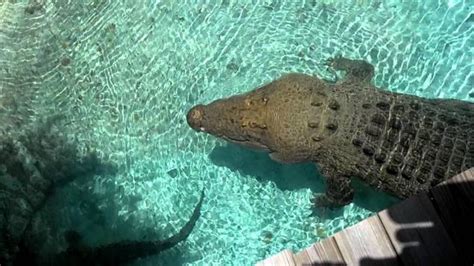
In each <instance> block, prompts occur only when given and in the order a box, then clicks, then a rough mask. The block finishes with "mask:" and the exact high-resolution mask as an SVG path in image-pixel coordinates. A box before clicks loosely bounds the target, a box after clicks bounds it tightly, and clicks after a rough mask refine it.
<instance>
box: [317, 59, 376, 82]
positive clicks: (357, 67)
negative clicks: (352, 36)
mask: <svg viewBox="0 0 474 266" xmlns="http://www.w3.org/2000/svg"><path fill="white" fill-rule="evenodd" d="M326 64H327V65H328V66H329V67H332V68H334V69H335V70H342V71H345V72H346V77H345V80H344V82H346V81H349V82H352V81H354V82H370V80H372V77H373V76H374V66H372V65H371V64H370V63H368V62H366V61H364V60H353V59H348V58H345V57H341V56H337V57H333V58H329V59H328V60H327V62H326Z"/></svg>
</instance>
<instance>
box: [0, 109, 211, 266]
mask: <svg viewBox="0 0 474 266" xmlns="http://www.w3.org/2000/svg"><path fill="white" fill-rule="evenodd" d="M62 119H63V117H62V116H53V117H50V118H48V119H46V120H45V121H40V124H39V125H38V126H37V127H32V128H26V129H24V132H23V131H22V133H21V134H20V133H17V132H11V133H12V134H9V135H5V136H0V200H1V201H0V265H69V264H70V263H77V262H81V261H82V262H84V261H87V262H90V263H92V264H94V263H100V260H101V259H102V260H103V259H104V258H110V255H111V254H112V255H113V256H112V258H113V259H114V265H115V264H116V263H115V262H117V264H118V263H119V262H120V261H121V260H126V261H127V262H129V261H131V260H132V259H137V258H139V259H137V260H140V261H141V262H146V261H147V260H148V259H152V260H157V259H155V257H156V256H157V255H158V256H160V258H161V256H163V260H164V261H170V260H171V261H173V262H174V265H180V264H184V263H185V261H184V259H183V257H182V253H184V251H185V250H184V248H185V247H184V246H183V245H178V246H175V245H176V243H179V242H182V241H183V237H184V240H185V239H186V238H187V234H188V233H189V232H190V231H189V230H191V231H192V228H193V227H194V223H195V222H196V220H197V219H198V217H199V213H200V206H201V203H202V200H201V201H200V203H199V204H198V205H197V207H195V208H196V209H195V211H194V213H193V216H192V217H191V219H190V220H188V219H189V217H186V218H183V219H186V220H188V222H187V223H186V225H185V226H184V227H183V229H182V230H181V231H180V232H179V233H177V234H176V233H175V234H174V236H175V237H173V238H168V239H167V238H166V237H162V236H161V237H160V234H161V232H158V230H156V228H149V230H148V231H147V232H151V233H148V234H147V235H146V236H145V237H144V238H142V239H140V240H137V241H129V240H125V241H107V240H106V241H100V242H106V243H105V245H102V246H98V244H99V243H95V244H93V245H89V244H90V243H86V242H87V241H84V242H83V240H82V234H81V233H80V232H81V231H84V230H87V231H89V230H91V231H92V232H94V231H96V232H100V231H102V232H106V231H108V230H109V231H115V232H112V233H109V234H108V235H113V236H116V230H111V227H110V223H109V222H107V220H110V219H106V218H105V217H104V216H105V215H104V213H103V212H102V211H101V210H100V209H99V208H98V206H97V205H98V204H100V203H101V200H103V198H99V197H98V196H97V195H94V193H91V192H89V193H87V191H83V190H81V189H80V188H81V187H84V186H85V187H87V186H90V184H91V181H92V180H93V178H94V176H97V175H99V176H102V177H104V178H113V177H114V176H115V175H116V174H117V171H118V170H117V169H118V168H117V166H116V165H114V164H111V163H109V162H106V161H103V160H102V159H100V158H99V157H98V155H97V154H96V153H95V152H94V151H93V150H92V151H90V152H86V153H85V154H83V155H80V154H79V149H78V146H77V145H76V144H75V141H71V140H69V139H68V138H67V137H66V136H65V135H64V134H63V133H62V132H64V128H61V127H58V125H57V123H58V121H60V120H62ZM14 133H15V134H14ZM92 183H93V182H92ZM85 192H86V193H85ZM117 192H118V191H117ZM71 194H72V195H71ZM66 197H72V198H73V199H75V200H79V201H81V202H80V203H77V205H80V207H79V208H76V209H78V210H80V211H78V212H82V211H85V213H83V214H79V213H77V214H75V216H74V217H69V218H72V219H79V220H80V221H81V222H74V223H72V224H71V225H69V226H72V228H69V226H68V228H64V227H61V226H60V224H61V222H60V220H61V219H63V218H64V217H61V214H60V213H59V211H58V210H59V209H58V208H60V206H61V205H64V203H61V202H62V201H63V200H65V198H66ZM82 199H84V201H82ZM69 201H70V200H69ZM19 202H20V203H24V204H18V203H19ZM67 203H68V202H66V204H67ZM111 203H113V204H112V205H111V206H110V207H111V208H112V209H114V210H119V208H120V206H115V205H116V203H115V202H111ZM109 205H110V204H109ZM67 207H68V208H74V207H73V206H69V205H67ZM76 209H74V210H76ZM116 213H118V211H117V212H116ZM18 214H21V215H18ZM109 214H110V213H109ZM89 216H91V217H89ZM116 216H117V215H116ZM186 216H187V215H186ZM107 218H110V217H107ZM112 218H113V217H112ZM114 219H115V220H120V217H118V216H117V217H115V218H114ZM122 219H124V218H122ZM130 220H131V221H127V222H122V223H123V224H124V225H126V224H128V225H129V227H128V228H127V231H136V230H137V229H136V227H135V225H136V224H138V222H137V223H134V222H133V220H132V219H130ZM82 223H87V224H86V225H85V226H83V225H81V227H82V228H83V230H78V231H76V230H75V229H77V228H75V227H76V226H77V225H78V224H82ZM74 224H76V226H75V225H74ZM94 224H95V225H97V226H95V225H94ZM94 226H95V227H94ZM64 229H68V230H67V231H66V232H65V234H64V236H63V235H62V232H64ZM142 229H143V228H142ZM142 229H140V230H139V231H140V232H138V233H143V232H142V231H143V230H142ZM184 229H186V230H185V231H183V230H184ZM134 235H136V234H135V233H134ZM58 236H60V237H58ZM115 238H116V237H115ZM156 239H160V240H156ZM64 240H66V242H67V244H65V241H64ZM163 240H169V241H163ZM176 241H177V242H176ZM157 247H159V251H158V252H157V250H158V248H157ZM165 250H166V251H165ZM178 250H179V252H177V251H178ZM178 253H179V254H178ZM104 256H105V257H104ZM118 257H121V259H120V260H119V261H115V259H116V258H118ZM96 260H97V261H96ZM86 264H87V263H86ZM94 265H95V264H94Z"/></svg>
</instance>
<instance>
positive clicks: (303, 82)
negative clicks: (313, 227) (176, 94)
mask: <svg viewBox="0 0 474 266" xmlns="http://www.w3.org/2000/svg"><path fill="white" fill-rule="evenodd" d="M328 64H329V66H330V67H333V68H334V69H336V70H343V71H345V72H346V77H345V79H344V80H341V81H338V82H337V83H335V84H331V83H327V82H325V81H323V80H321V79H319V78H317V77H312V76H309V75H305V74H288V75H285V76H283V77H281V78H280V79H278V80H275V81H273V82H271V83H269V84H266V85H264V86H263V87H261V88H258V89H255V90H253V91H250V92H248V93H245V94H242V95H236V96H232V97H230V98H227V99H221V100H217V101H214V102H212V103H210V104H208V105H198V106H195V107H193V108H192V109H191V110H190V111H189V112H188V114H187V121H188V124H189V125H190V126H191V127H192V128H193V129H195V130H197V131H202V132H206V133H209V134H212V135H214V136H217V137H220V138H223V139H226V140H228V141H231V142H235V143H238V144H242V145H245V146H249V147H253V148H257V149H263V150H265V151H267V152H268V153H269V154H270V157H271V158H272V159H274V160H276V161H279V162H282V163H296V162H315V163H316V164H318V165H319V167H320V169H321V172H322V174H323V175H324V176H325V177H326V179H327V190H326V193H325V195H324V196H322V197H319V198H317V206H332V207H335V206H342V205H345V204H347V203H349V202H351V201H352V198H353V194H354V192H353V189H352V188H351V185H350V179H351V177H358V178H360V179H361V180H363V181H364V182H366V183H368V184H369V185H370V186H372V187H374V188H376V189H378V190H382V191H385V192H388V193H390V194H393V195H395V196H397V197H399V198H406V197H408V196H411V195H414V194H417V193H418V192H421V191H427V190H428V189H429V188H430V187H432V186H434V185H436V184H438V183H440V182H441V181H443V180H446V179H447V178H449V177H451V176H453V175H455V174H457V173H460V172H461V171H464V170H467V169H469V168H471V167H473V166H474V104H472V103H469V102H464V101H459V100H442V99H427V98H421V97H416V96H412V95H405V94H399V93H391V92H389V91H385V90H380V89H378V88H376V87H375V86H374V85H372V84H371V83H370V81H371V79H372V77H373V69H374V68H373V66H372V65H370V64H369V63H367V62H365V61H361V60H350V59H346V58H341V57H339V58H333V59H330V60H329V61H328Z"/></svg>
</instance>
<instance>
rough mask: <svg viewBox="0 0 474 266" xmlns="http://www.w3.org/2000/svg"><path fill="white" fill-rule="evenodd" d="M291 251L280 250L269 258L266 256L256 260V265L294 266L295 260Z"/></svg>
mask: <svg viewBox="0 0 474 266" xmlns="http://www.w3.org/2000/svg"><path fill="white" fill-rule="evenodd" d="M293 256H294V255H293V252H291V251H290V250H288V249H285V250H283V251H281V252H280V253H277V254H275V255H273V256H272V257H270V258H267V259H265V260H263V261H260V262H258V263H257V264H256V265H257V266H272V265H281V266H296V265H297V264H296V263H295V260H294V258H293Z"/></svg>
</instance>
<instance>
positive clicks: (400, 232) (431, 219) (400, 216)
mask: <svg viewBox="0 0 474 266" xmlns="http://www.w3.org/2000/svg"><path fill="white" fill-rule="evenodd" d="M378 216H379V217H380V219H381V220H382V223H383V226H384V227H385V230H386V231H387V234H388V235H389V237H390V239H391V242H392V244H393V246H394V248H395V250H396V252H397V254H398V256H399V257H400V259H401V261H402V262H403V263H404V264H405V265H450V264H451V263H452V262H454V261H455V259H456V258H457V252H456V250H455V248H454V245H453V243H452V241H451V239H450V238H449V236H448V233H447V232H446V230H445V229H444V227H443V224H442V223H441V220H440V218H439V217H438V214H437V213H436V210H435V208H434V207H433V205H432V204H431V201H430V199H429V198H428V196H427V195H426V194H421V195H417V196H414V197H411V198H409V199H407V200H404V201H403V202H401V203H399V204H397V205H395V206H394V207H392V208H389V209H387V210H384V211H381V212H379V214H378Z"/></svg>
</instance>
